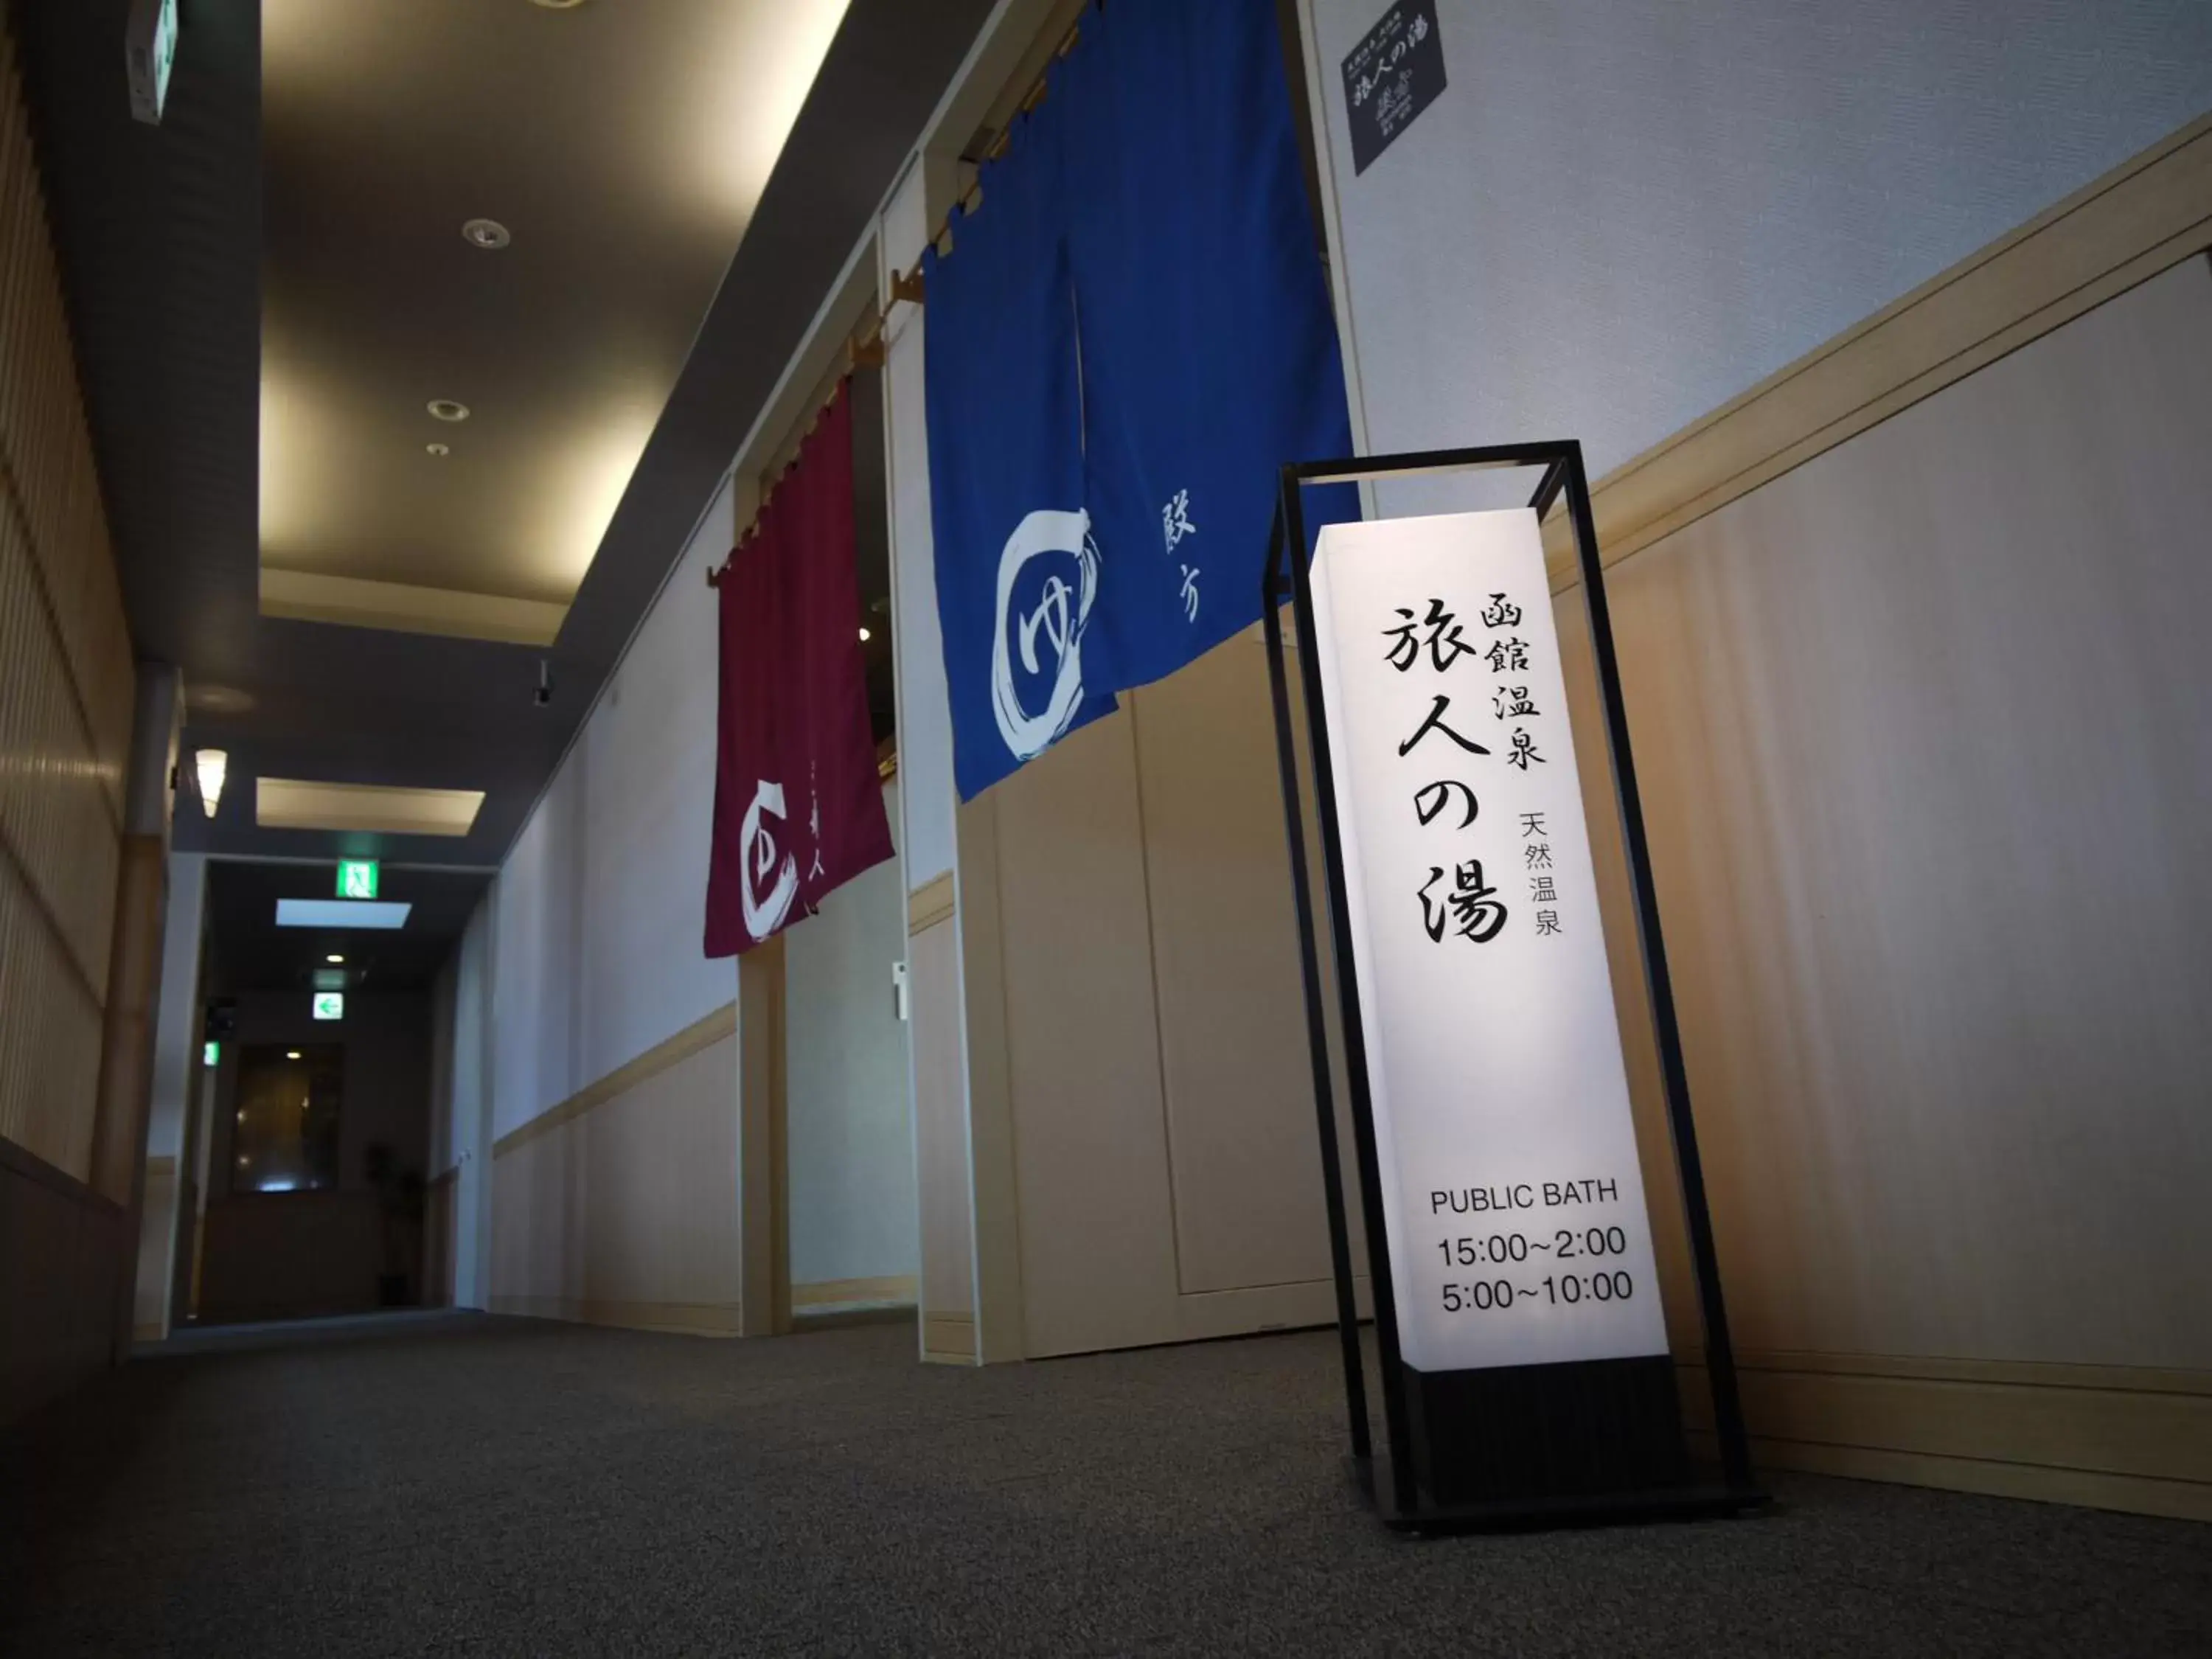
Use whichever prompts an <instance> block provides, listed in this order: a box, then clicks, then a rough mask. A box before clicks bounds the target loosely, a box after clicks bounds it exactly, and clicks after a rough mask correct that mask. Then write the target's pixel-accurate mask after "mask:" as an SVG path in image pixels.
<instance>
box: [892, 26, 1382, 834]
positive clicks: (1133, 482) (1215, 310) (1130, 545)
mask: <svg viewBox="0 0 2212 1659" xmlns="http://www.w3.org/2000/svg"><path fill="white" fill-rule="evenodd" d="M1284 73H1285V71H1284V61H1283V52H1282V46H1281V40H1280V37H1279V33H1278V30H1277V23H1276V17H1275V9H1274V6H1273V0H1111V3H1110V4H1108V5H1106V6H1103V8H1102V7H1099V6H1091V7H1089V8H1086V9H1085V11H1084V13H1083V15H1082V18H1081V21H1080V23H1079V39H1078V40H1077V42H1076V45H1075V47H1074V49H1073V51H1072V52H1069V53H1068V54H1067V56H1066V58H1063V59H1061V60H1060V61H1058V62H1057V63H1056V64H1054V66H1053V68H1052V70H1051V71H1050V74H1049V79H1048V83H1047V88H1046V94H1045V96H1044V98H1043V100H1042V102H1040V103H1039V104H1038V105H1037V106H1036V107H1035V108H1034V109H1033V110H1032V112H1030V113H1029V114H1028V115H1026V116H1023V117H1020V118H1017V121H1016V123H1015V125H1014V128H1013V131H1012V133H1011V135H1010V142H1009V144H1008V147H1007V150H1006V155H1005V157H1004V159H1002V160H1001V161H997V162H995V163H993V164H991V165H989V166H987V167H985V168H984V170H983V173H982V176H981V203H980V204H979V205H978V206H977V207H976V209H975V211H973V212H972V213H967V214H961V215H956V216H955V217H954V221H953V224H952V238H951V240H952V246H951V253H950V255H949V257H940V256H939V254H938V253H937V252H935V251H934V250H933V251H932V252H930V253H929V254H928V255H927V256H925V261H924V269H925V273H926V276H927V329H928V333H927V349H926V353H925V359H924V361H925V365H926V368H925V378H926V380H927V405H928V416H929V453H930V482H931V489H932V515H933V530H934V532H935V536H934V540H935V565H936V576H937V593H938V611H939V619H940V622H941V623H942V627H943V633H944V640H945V675H946V680H947V684H948V687H949V689H950V692H951V708H952V721H953V743H954V756H955V770H956V774H957V781H958V785H959V788H960V793H962V795H963V797H964V796H972V795H973V794H975V793H976V792H977V791H978V790H980V789H981V788H984V787H987V786H988V785H989V784H991V783H993V782H995V781H997V780H998V779H1000V778H1001V777H1003V776H1005V775H1006V774H1007V773H1008V772H1010V771H1012V769H1014V768H1016V767H1017V766H1019V765H1020V764H1022V763H1023V762H1024V761H1026V760H1028V759H1030V757H1033V756H1034V755H1036V754H1037V753H1039V752H1041V751H1042V749H1044V748H1045V747H1046V746H1048V745H1049V744H1051V743H1053V742H1054V741H1056V740H1057V739H1058V738H1060V736H1061V735H1062V734H1064V733H1065V732H1067V731H1069V730H1072V729H1073V727H1074V726H1077V725H1079V724H1081V723H1082V722H1083V721H1084V720H1088V719H1091V718H1093V717H1095V716H1096V715H1097V714H1101V713H1103V712H1105V711H1106V710H1107V709H1108V708H1110V707H1111V706H1112V704H1111V701H1110V699H1111V696H1112V694H1113V693H1114V692H1115V691H1119V690H1128V689H1130V688H1132V687H1134V686H1138V685H1142V684H1147V683H1149V682H1151V681H1152V680H1156V679H1158V678H1163V677H1164V676H1165V675H1168V674H1170V673H1173V672H1174V671H1176V669H1178V668H1180V667H1182V665H1184V664H1185V663H1188V662H1189V661H1191V660H1192V659H1194V658H1195V657H1197V656H1199V655H1200V654H1201V653H1204V652H1206V651H1207V650H1210V649H1212V647H1214V646H1216V645H1218V644H1219V643H1220V642H1221V641H1224V640H1225V639H1227V638H1229V637H1230V636H1231V635H1233V634H1235V633H1236V632H1237V631H1238V630H1239V629H1243V628H1244V627H1247V626H1249V624H1250V623H1253V622H1255V621H1256V620H1257V619H1258V617H1259V614H1260V607H1261V593H1260V587H1261V571H1262V568H1263V567H1264V565H1265V562H1266V556H1267V538H1268V532H1269V528H1270V525H1271V522H1272V519H1273V509H1274V503H1275V493H1276V488H1277V480H1278V477H1279V471H1280V469H1281V467H1282V465H1284V463H1285V462H1287V461H1295V460H1305V459H1319V458H1322V457H1330V456H1340V455H1346V454H1349V453H1351V448H1352V437H1351V429H1350V422H1349V420H1348V417H1347V415H1346V401H1345V392H1344V375H1343V368H1342V362H1341V359H1340V356H1339V353H1338V348H1337V339H1336V330H1335V323H1334V316H1333V314H1332V313H1331V310H1330V306H1329V300H1328V288H1327V283H1326V281H1325V278H1324V276H1323V272H1322V265H1321V261H1320V257H1319V252H1318V244H1317V240H1316V233H1315V228H1314V223H1313V216H1312V213H1311V211H1310V204H1309V203H1308V201H1307V198H1306V192H1305V185H1304V177H1303V173H1302V169H1301V166H1300V161H1299V156H1298V149H1297V137H1296V133H1295V131H1294V129H1293V127H1292V125H1291V105H1290V98H1289V93H1288V88H1287V85H1286V83H1285V79H1284ZM1306 507H1307V515H1308V520H1309V522H1310V524H1311V525H1314V526H1319V525H1320V524H1322V523H1326V522H1329V521H1331V520H1336V519H1348V518H1356V517H1358V502H1357V498H1356V495H1354V494H1353V492H1352V490H1351V489H1350V488H1349V487H1348V486H1339V487H1334V488H1332V489H1327V490H1321V491H1315V492H1312V493H1311V494H1310V495H1309V498H1308V501H1307V503H1306Z"/></svg>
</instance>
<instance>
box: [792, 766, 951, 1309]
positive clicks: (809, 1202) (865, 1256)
mask: <svg viewBox="0 0 2212 1659" xmlns="http://www.w3.org/2000/svg"><path fill="white" fill-rule="evenodd" d="M897 794H898V787H897V785H896V784H887V785H885V786H884V796H885V798H886V799H885V800H884V805H885V807H886V808H887V809H888V810H889V811H890V817H891V821H892V822H893V823H896V822H897V821H898V800H897ZM899 869H900V866H899V864H898V862H897V860H892V861H890V863H887V864H879V865H878V866H876V867H875V868H874V869H872V870H870V871H867V872H865V873H863V874H862V875H860V877H858V878H855V879H854V880H853V881H851V882H849V883H848V884H846V885H845V886H843V887H841V888H839V889H838V890H836V892H834V893H832V894H830V895H829V898H828V899H827V900H826V901H824V902H823V906H822V909H821V911H820V913H819V914H818V915H812V916H810V917H808V918H807V919H806V920H805V921H802V922H799V924H798V925H797V926H796V927H793V928H792V929H791V930H790V932H789V933H787V935H786V937H785V942H784V943H785V949H784V975H785V978H784V1009H785V1015H784V1018H785V1023H786V1031H785V1037H784V1042H785V1049H784V1055H785V1058H784V1065H785V1077H786V1079H787V1081H786V1085H785V1086H786V1104H785V1117H786V1123H787V1128H786V1130H785V1146H786V1147H787V1157H788V1158H789V1163H790V1170H789V1182H788V1187H787V1193H788V1200H787V1201H788V1204H789V1206H790V1217H791V1224H790V1225H791V1279H792V1283H793V1285H811V1284H821V1283H824V1282H827V1281H830V1280H836V1279H882V1278H890V1277H896V1276H901V1275H905V1274H909V1273H913V1272H914V1271H915V1258H916V1250H917V1244H916V1237H917V1229H918V1226H919V1222H918V1219H917V1216H916V1212H915V1175H914V1126H913V1124H912V1122H911V1121H910V1118H909V1115H908V1091H907V1076H906V1031H905V1028H904V1026H903V1025H902V1024H901V1023H900V1021H899V1018H898V1011H897V1007H896V1003H895V1000H894V998H893V994H892V988H891V964H892V963H896V962H899V961H902V960H903V959H904V957H905V956H906V894H905V890H904V884H903V883H902V881H901V879H900V876H899Z"/></svg>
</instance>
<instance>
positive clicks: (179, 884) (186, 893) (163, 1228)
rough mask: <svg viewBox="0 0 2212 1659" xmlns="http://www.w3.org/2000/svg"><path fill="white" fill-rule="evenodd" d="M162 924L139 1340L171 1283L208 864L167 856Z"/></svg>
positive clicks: (157, 1329)
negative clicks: (163, 1165)
mask: <svg viewBox="0 0 2212 1659" xmlns="http://www.w3.org/2000/svg"><path fill="white" fill-rule="evenodd" d="M206 911H207V857H206V855H205V854H200V853H178V852H172V853H171V854H169V859H168V900H167V913H166V914H165V915H164V917H163V920H162V924H161V927H162V932H161V1000H160V1004H159V1006H158V1007H157V1008H156V1010H155V1016H154V1077H153V1087H152V1094H151V1097H150V1100H149V1104H148V1109H147V1116H146V1156H147V1157H148V1158H149V1159H155V1158H166V1159H167V1160H169V1167H168V1168H167V1170H166V1171H165V1172H161V1173H160V1175H159V1178H158V1179H157V1178H155V1172H152V1171H149V1176H148V1179H147V1182H146V1198H145V1207H144V1209H143V1212H142V1213H141V1214H140V1217H139V1227H138V1268H137V1290H136V1294H135V1296H134V1298H133V1307H132V1313H131V1322H132V1324H133V1326H134V1327H135V1328H136V1329H137V1332H138V1333H139V1334H140V1335H141V1336H143V1337H154V1338H159V1337H166V1336H167V1334H168V1331H169V1316H170V1311H171V1310H170V1307H169V1301H170V1291H171V1288H172V1286H173V1284H174V1281H175V1279H176V1272H175V1263H176V1243H177V1198H178V1194H179V1190H180V1189H181V1186H182V1177H183V1175H184V1173H185V1172H184V1171H182V1170H179V1169H178V1168H176V1167H175V1163H176V1160H177V1159H178V1158H181V1157H182V1156H183V1154H184V1147H185V1115H186V1114H187V1112H189V1111H190V1109H191V1101H192V1078H193V1074H194V1073H195V1072H196V1071H197V1069H198V1067H199V1064H200V1045H201V1042H202V1037H201V1035H200V1033H201V1030H202V1029H203V1021H202V1018H201V1012H200V1010H201V1005H200V933H201V929H202V927H203V924H204V920H205V916H206Z"/></svg>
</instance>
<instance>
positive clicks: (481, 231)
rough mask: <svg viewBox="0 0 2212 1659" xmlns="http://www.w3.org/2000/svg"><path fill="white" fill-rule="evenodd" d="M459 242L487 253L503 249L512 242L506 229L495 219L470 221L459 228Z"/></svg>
mask: <svg viewBox="0 0 2212 1659" xmlns="http://www.w3.org/2000/svg"><path fill="white" fill-rule="evenodd" d="M461 240H463V241H465V242H466V243H467V244H468V245H469V246H471V247H480V248H483V249H485V250H487V251H489V250H491V249H494V248H502V247H505V246H507V244H508V243H509V242H511V241H513V240H514V238H513V237H512V236H510V235H509V234H507V227H506V226H505V225H503V224H501V223H500V222H499V221H498V220H496V219H471V220H470V221H469V222H468V223H466V224H465V225H463V226H462V227H461Z"/></svg>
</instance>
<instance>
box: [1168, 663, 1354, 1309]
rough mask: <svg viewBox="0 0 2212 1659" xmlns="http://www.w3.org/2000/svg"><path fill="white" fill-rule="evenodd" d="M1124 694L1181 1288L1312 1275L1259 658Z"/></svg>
mask: <svg viewBox="0 0 2212 1659" xmlns="http://www.w3.org/2000/svg"><path fill="white" fill-rule="evenodd" d="M1133 702H1134V708H1133V722H1134V726H1135V735H1136V752H1137V757H1138V773H1139V787H1140V790H1141V793H1142V800H1143V812H1144V844H1145V858H1146V873H1147V876H1148V878H1149V896H1150V900H1151V915H1152V951H1153V960H1154V966H1155V969H1156V971H1157V975H1158V987H1157V988H1158V1020H1159V1042H1160V1053H1161V1058H1162V1062H1163V1066H1164V1074H1165V1079H1166V1095H1167V1121H1168V1134H1169V1141H1170V1151H1171V1157H1172V1162H1173V1179H1174V1195H1175V1216H1176V1246H1177V1261H1178V1267H1179V1275H1178V1283H1179V1285H1180V1288H1181V1289H1182V1291H1186V1292H1192V1291H1225V1290H1232V1289H1236V1288H1238V1287H1241V1286H1246V1285H1285V1284H1291V1283H1295V1282H1298V1281H1304V1280H1313V1279H1326V1278H1327V1277H1328V1272H1329V1262H1328V1218H1327V1214H1326V1212H1325V1211H1324V1209H1323V1206H1322V1185H1321V1152H1320V1148H1319V1146H1318V1143H1317V1138H1316V1133H1315V1128H1314V1097H1313V1081H1312V1078H1313V1073H1312V1068H1311V1062H1310V1057H1309V1051H1308V1047H1307V1041H1306V1025H1305V1004H1304V990H1303V988H1302V985H1301V981H1300V975H1299V969H1298V936H1297V921H1296V917H1295V915H1294V914H1293V912H1292V910H1291V885H1290V881H1291V873H1290V860H1289V857H1288V855H1287V853H1286V851H1285V845H1284V842H1283V807H1282V788H1281V784H1280V781H1279V774H1278V771H1277V767H1276V761H1275V735H1274V714H1273V708H1272V706H1271V704H1270V702H1269V696H1268V689H1267V655H1266V649H1265V647H1263V646H1262V645H1261V643H1260V642H1259V641H1256V640H1255V639H1253V638H1251V637H1250V636H1249V635H1238V636H1237V637H1236V638H1235V639H1233V640H1231V641H1228V642H1227V643H1226V644H1225V645H1223V646H1221V647H1219V648H1218V649H1216V650H1214V651H1212V652H1210V653H1207V654H1206V656H1205V657H1203V658H1201V659H1199V660H1198V661H1197V662H1195V663H1194V664H1192V665H1190V666H1189V667H1188V668H1185V669H1184V670H1183V671H1182V672H1180V673H1178V674H1176V676H1174V677H1173V678H1170V679H1168V680H1164V681H1162V682H1160V683H1159V684H1156V685H1152V686H1147V687H1146V688H1145V689H1144V690H1141V691H1139V692H1138V693H1137V694H1136V696H1135V697H1134V698H1133ZM1346 1147H1347V1150H1348V1148H1349V1142H1346Z"/></svg>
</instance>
